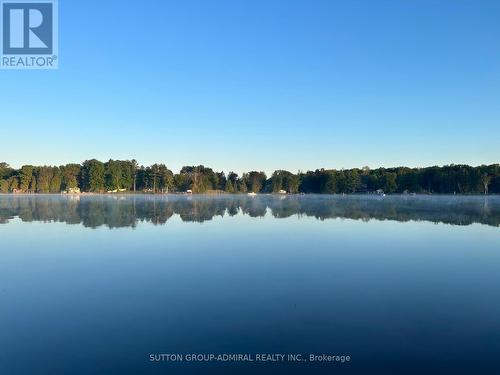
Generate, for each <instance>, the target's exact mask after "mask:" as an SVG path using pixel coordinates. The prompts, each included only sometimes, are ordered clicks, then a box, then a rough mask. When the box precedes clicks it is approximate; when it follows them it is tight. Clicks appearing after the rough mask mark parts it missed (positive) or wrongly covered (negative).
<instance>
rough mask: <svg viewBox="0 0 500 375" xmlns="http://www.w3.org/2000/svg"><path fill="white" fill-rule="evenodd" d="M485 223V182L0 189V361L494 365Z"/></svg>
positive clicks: (497, 264) (340, 367) (382, 369)
mask: <svg viewBox="0 0 500 375" xmlns="http://www.w3.org/2000/svg"><path fill="white" fill-rule="evenodd" d="M499 225H500V197H488V198H486V199H485V198H484V197H420V196H403V197H401V196H397V197H396V196H387V197H385V198H378V197H371V196H364V197H361V196H358V197H354V196H346V197H342V196H288V197H276V196H258V197H248V196H222V197H203V196H193V197H187V196H161V197H159V196H158V197H153V196H120V197H114V196H81V197H67V196H43V195H39V196H8V195H0V239H1V245H0V249H1V250H0V348H1V350H0V374H9V375H10V374H51V375H52V374H54V375H57V374H149V373H151V374H177V373H181V374H182V373H202V374H203V373H262V372H269V373H287V374H289V373H295V372H297V373H306V374H309V373H349V374H354V373H356V374H357V373H359V374H413V373H415V374H448V373H450V374H459V373H467V374H471V373H485V374H497V373H500V356H499V353H500V231H499ZM157 353H182V354H187V353H252V354H256V353H301V354H302V355H303V356H304V357H306V356H308V355H309V354H323V353H325V354H346V355H350V357H351V361H350V363H344V364H341V363H311V362H302V363H290V362H285V363H268V364H263V363H186V362H184V363H171V362H160V363H159V362H150V361H149V355H150V354H157Z"/></svg>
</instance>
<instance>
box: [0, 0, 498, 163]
mask: <svg viewBox="0 0 500 375" xmlns="http://www.w3.org/2000/svg"><path fill="white" fill-rule="evenodd" d="M59 24H60V30H59V37H60V38H59V56H60V57H59V70H56V71H5V70H4V71H0V130H1V138H2V142H1V143H0V161H3V160H5V161H7V162H8V163H10V164H11V165H12V166H14V167H19V166H21V165H22V164H27V163H31V164H37V165H39V164H56V165H59V164H62V163H66V162H81V161H83V160H85V159H89V158H94V157H95V158H97V159H100V160H103V161H105V160H107V159H109V158H121V159H131V158H136V159H137V160H138V161H139V162H140V163H143V164H150V163H154V162H164V163H166V164H167V165H168V166H169V167H170V168H171V169H173V170H174V171H177V170H178V169H180V167H181V166H182V165H194V164H196V165H197V164H204V165H207V166H211V167H212V168H214V169H216V170H225V171H229V170H235V171H237V172H241V171H243V170H254V169H257V170H264V171H266V172H269V171H272V170H274V169H288V170H291V171H297V170H299V169H300V170H307V169H315V168H321V167H324V168H350V167H362V166H364V165H368V166H370V167H378V166H385V167H389V166H399V165H408V166H427V165H436V164H437V165H442V164H451V163H454V164H458V163H467V164H472V165H478V164H483V163H484V164H487V163H498V162H500V2H499V1H494V0H492V1H472V0H466V1H461V0H450V1H444V0H441V1H427V0H419V1H407V0H401V1H397V0H387V1H378V0H374V1H371V0H365V1H348V0H345V1H333V0H326V1H318V0H307V1H306V0H303V1H294V0H286V1H278V0H251V1H234V0H228V1H219V0H210V1H206V0H200V1H191V0H183V1H180V0H176V1H166V0H157V1H153V0H141V1H125V0H120V1H118V0H106V1H98V0H88V1H83V0H79V1H75V0H60V1H59Z"/></svg>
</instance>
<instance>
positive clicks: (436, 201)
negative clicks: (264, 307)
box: [0, 195, 500, 228]
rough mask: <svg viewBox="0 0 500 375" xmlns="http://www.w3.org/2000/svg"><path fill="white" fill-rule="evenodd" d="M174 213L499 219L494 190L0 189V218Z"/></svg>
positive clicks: (130, 220) (185, 216) (73, 219)
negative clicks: (68, 192)
mask: <svg viewBox="0 0 500 375" xmlns="http://www.w3.org/2000/svg"><path fill="white" fill-rule="evenodd" d="M174 215H179V217H180V218H181V219H182V221H186V222H200V223H202V222H205V221H208V220H212V219H213V218H214V217H217V216H219V217H224V216H237V215H248V216H250V217H255V218H256V217H263V216H266V215H272V216H273V217H275V218H286V217H290V216H297V217H299V218H300V217H302V216H308V217H315V218H316V219H319V220H326V219H335V218H345V219H354V220H365V221H366V220H371V219H375V220H397V221H411V220H413V221H430V222H434V223H447V224H453V225H469V224H473V223H480V224H485V225H492V226H497V227H498V226H499V225H500V197H498V196H489V197H481V196H386V197H376V196H369V195H365V196H363V195H349V196H338V195H337V196H334V195H306V196H298V195H290V196H274V195H261V196H256V197H250V196H246V195H221V196H203V195H196V196H182V195H162V196H159V195H156V196H155V195H122V196H116V195H113V196H111V195H110V196H106V195H82V196H59V195H0V223H1V224H5V223H8V222H9V220H11V219H13V218H16V217H18V218H20V219H21V220H22V221H28V222H29V221H41V222H63V223H67V224H83V225H84V226H85V227H89V228H97V227H100V226H106V227H108V228H120V227H135V226H136V225H137V223H139V222H148V223H152V224H156V225H163V224H166V223H167V221H168V220H169V219H170V218H171V217H172V216H174Z"/></svg>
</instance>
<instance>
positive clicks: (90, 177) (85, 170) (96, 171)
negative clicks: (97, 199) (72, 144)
mask: <svg viewBox="0 0 500 375" xmlns="http://www.w3.org/2000/svg"><path fill="white" fill-rule="evenodd" d="M104 179H105V169H104V163H102V162H100V161H99V160H96V159H92V160H86V161H84V162H83V165H82V185H83V188H84V190H85V191H91V192H101V191H103V190H104Z"/></svg>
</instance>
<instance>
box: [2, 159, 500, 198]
mask: <svg viewBox="0 0 500 375" xmlns="http://www.w3.org/2000/svg"><path fill="white" fill-rule="evenodd" d="M75 189H80V190H81V191H82V192H94V193H105V192H148V193H166V192H186V191H188V190H191V191H192V192H193V193H212V192H227V193H247V192H255V193H277V192H280V191H281V192H283V191H286V192H287V193H291V194H295V193H317V194H343V193H345V194H353V193H372V192H376V191H379V192H380V191H384V192H385V193H389V194H392V193H424V194H499V193H500V165H499V164H492V165H482V166H478V167H471V166H468V165H448V166H443V167H437V166H435V167H427V168H406V167H397V168H377V169H370V168H368V167H363V168H359V169H358V168H354V169H342V170H335V169H317V170H315V171H308V172H305V173H304V172H298V173H292V172H289V171H285V170H278V171H275V172H274V173H273V174H272V175H271V176H269V177H268V176H266V174H265V173H264V172H257V171H252V172H248V173H243V174H242V175H241V176H239V175H238V174H236V173H234V172H229V173H228V174H225V173H224V172H216V171H214V170H212V169H211V168H208V167H205V166H203V165H199V166H187V167H183V168H182V169H181V170H180V172H179V173H173V172H172V171H171V170H170V169H168V168H167V166H166V165H165V164H153V165H151V166H146V167H145V166H141V165H139V164H138V163H137V161H135V160H109V161H107V162H105V163H103V162H101V161H98V160H95V159H92V160H86V161H85V162H83V163H82V164H66V165H62V166H58V167H55V166H32V165H24V166H22V167H21V168H20V169H14V168H11V167H10V166H9V165H8V164H7V163H0V192H2V193H12V192H13V193H60V192H64V191H72V190H75Z"/></svg>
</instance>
